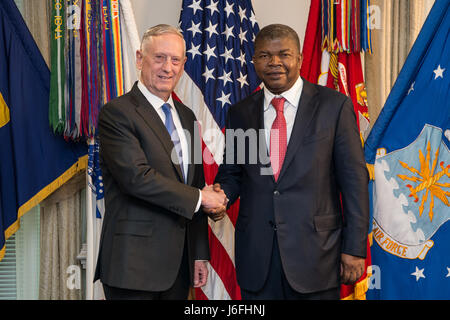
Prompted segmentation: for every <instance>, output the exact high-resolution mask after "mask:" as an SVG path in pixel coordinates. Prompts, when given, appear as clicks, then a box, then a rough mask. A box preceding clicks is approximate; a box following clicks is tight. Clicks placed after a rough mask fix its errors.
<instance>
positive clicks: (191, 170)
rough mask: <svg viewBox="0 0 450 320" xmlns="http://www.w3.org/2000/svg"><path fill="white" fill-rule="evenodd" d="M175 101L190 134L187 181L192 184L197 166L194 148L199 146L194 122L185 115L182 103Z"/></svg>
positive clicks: (181, 120) (185, 127)
mask: <svg viewBox="0 0 450 320" xmlns="http://www.w3.org/2000/svg"><path fill="white" fill-rule="evenodd" d="M173 103H174V104H175V109H176V110H177V112H178V115H179V118H180V122H181V126H182V127H183V129H184V130H187V131H188V132H189V135H186V141H187V144H188V159H189V162H188V173H187V180H186V183H187V184H188V185H192V181H193V180H194V168H195V163H194V152H193V150H195V148H196V147H197V146H196V145H195V136H194V130H195V128H194V123H190V121H189V120H188V119H189V117H187V116H185V115H184V110H183V109H182V108H181V104H180V103H179V102H178V101H176V100H174V101H173ZM198 137H200V135H198ZM200 148H201V145H200ZM177 167H180V166H179V165H177ZM180 172H181V169H180ZM183 181H184V179H183Z"/></svg>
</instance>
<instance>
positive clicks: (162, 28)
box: [141, 24, 186, 56]
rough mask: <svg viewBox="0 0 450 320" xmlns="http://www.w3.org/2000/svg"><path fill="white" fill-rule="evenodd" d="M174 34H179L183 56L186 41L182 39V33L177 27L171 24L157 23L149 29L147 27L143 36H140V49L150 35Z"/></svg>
mask: <svg viewBox="0 0 450 320" xmlns="http://www.w3.org/2000/svg"><path fill="white" fill-rule="evenodd" d="M167 33H170V34H175V35H177V36H179V37H180V38H181V40H183V48H184V50H183V56H185V55H186V41H184V38H183V34H182V33H181V31H180V29H179V28H176V27H174V26H171V25H169V24H158V25H156V26H153V27H151V28H149V29H147V31H145V33H144V36H143V37H142V41H141V51H143V48H144V42H146V41H148V40H150V39H151V38H152V37H157V36H161V35H163V34H167Z"/></svg>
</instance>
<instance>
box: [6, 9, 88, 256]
mask: <svg viewBox="0 0 450 320" xmlns="http://www.w3.org/2000/svg"><path fill="white" fill-rule="evenodd" d="M0 70H1V72H0V259H2V258H3V256H4V254H5V241H6V239H8V238H9V237H10V236H11V235H12V234H14V233H15V232H16V231H17V229H18V228H19V218H20V217H21V216H22V215H23V214H24V213H26V212H27V211H28V210H29V209H31V208H32V207H34V206H35V205H36V204H38V203H39V202H40V201H42V200H43V199H45V198H46V197H47V196H48V195H49V194H50V193H52V192H53V191H54V190H56V189H57V188H59V187H60V186H61V185H62V184H64V183H65V182H66V181H68V180H69V179H70V178H71V177H72V176H73V175H74V174H75V173H77V172H78V171H81V170H83V169H84V168H85V167H86V163H87V161H86V160H87V157H82V156H83V155H86V153H87V150H86V146H85V144H82V145H81V146H80V145H79V144H73V143H67V142H66V141H64V139H63V138H62V137H61V136H55V135H54V134H53V133H52V130H51V129H50V127H49V125H48V115H49V114H48V99H49V88H50V72H49V70H48V68H47V66H46V64H45V61H44V59H43V57H42V55H41V53H40V52H39V49H38V47H37V46H36V44H35V42H34V40H33V38H32V36H31V34H30V32H29V31H28V29H27V26H26V25H25V22H24V20H23V19H22V16H21V14H20V12H19V10H18V9H17V7H16V5H15V4H14V1H13V0H2V1H0Z"/></svg>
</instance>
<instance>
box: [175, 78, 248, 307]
mask: <svg viewBox="0 0 450 320" xmlns="http://www.w3.org/2000/svg"><path fill="white" fill-rule="evenodd" d="M175 95H176V96H177V98H178V99H179V100H180V101H182V102H183V103H184V104H185V105H186V106H188V107H190V108H191V109H192V110H193V112H194V114H195V116H196V118H197V120H198V121H199V122H200V128H201V137H202V140H203V159H204V170H205V180H206V183H207V184H212V183H213V182H214V178H215V175H216V173H217V169H218V165H220V164H221V163H222V159H223V152H224V146H225V136H224V134H223V131H222V130H221V128H220V127H219V126H218V124H217V122H216V121H215V120H214V117H213V115H212V114H211V112H210V111H209V109H208V106H207V105H206V103H205V102H204V97H203V93H202V92H201V90H200V89H199V88H198V87H197V85H196V84H195V83H194V82H193V81H192V79H191V78H190V77H189V75H188V74H187V73H186V72H184V73H183V75H182V76H181V79H180V81H179V82H178V85H177V87H176V88H175ZM211 160H214V161H211ZM237 211H238V203H237V204H234V205H233V206H232V207H231V208H230V209H229V210H228V212H227V215H226V216H225V218H224V219H222V220H220V221H217V222H214V221H212V220H210V219H209V227H208V229H209V246H210V253H211V259H210V262H209V265H208V269H209V276H208V282H207V284H206V285H205V286H204V287H203V288H201V289H197V290H196V298H197V299H208V300H236V299H240V298H241V294H240V290H239V287H238V285H237V281H236V272H235V263H234V226H235V223H236V218H237Z"/></svg>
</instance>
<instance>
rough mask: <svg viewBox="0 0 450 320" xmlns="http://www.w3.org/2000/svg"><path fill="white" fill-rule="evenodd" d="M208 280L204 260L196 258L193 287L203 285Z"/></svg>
mask: <svg viewBox="0 0 450 320" xmlns="http://www.w3.org/2000/svg"><path fill="white" fill-rule="evenodd" d="M207 280H208V268H207V267H206V261H201V260H196V261H195V262H194V288H200V287H203V286H204V285H205V284H206V281H207Z"/></svg>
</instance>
